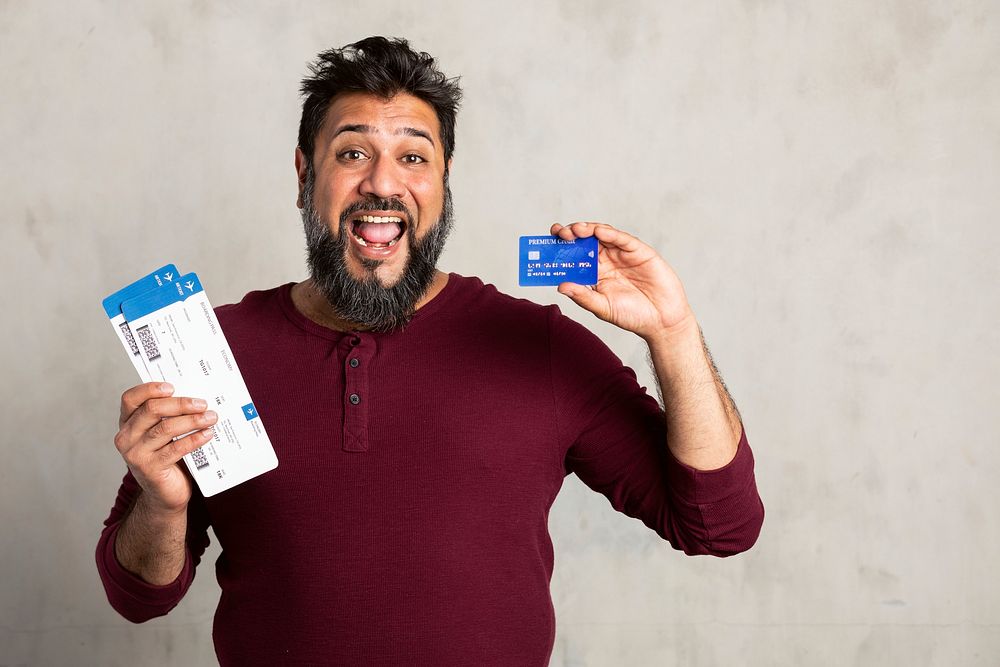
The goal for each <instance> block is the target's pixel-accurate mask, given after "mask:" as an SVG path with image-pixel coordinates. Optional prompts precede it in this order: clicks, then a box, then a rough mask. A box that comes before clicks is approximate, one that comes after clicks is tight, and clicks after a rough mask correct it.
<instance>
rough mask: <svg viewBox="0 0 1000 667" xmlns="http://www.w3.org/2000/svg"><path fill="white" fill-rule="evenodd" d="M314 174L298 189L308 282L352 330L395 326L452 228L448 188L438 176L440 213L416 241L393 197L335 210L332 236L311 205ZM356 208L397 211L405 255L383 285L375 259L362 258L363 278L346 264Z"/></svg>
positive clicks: (409, 309) (420, 291) (426, 281)
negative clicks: (441, 200) (441, 187)
mask: <svg viewBox="0 0 1000 667" xmlns="http://www.w3.org/2000/svg"><path fill="white" fill-rule="evenodd" d="M314 188H315V176H314V174H313V173H312V170H311V169H310V170H309V173H308V175H307V177H306V185H305V188H304V189H303V192H302V203H303V207H302V223H303V225H304V226H305V232H306V249H307V252H308V262H309V271H310V274H311V276H312V280H313V283H314V284H315V285H316V288H317V289H318V290H319V291H320V293H321V294H322V295H323V296H324V297H326V300H327V301H328V302H329V303H330V307H331V308H333V311H334V313H336V315H337V317H339V318H341V319H343V320H346V321H347V322H350V323H352V324H354V325H356V327H357V328H358V329H366V330H369V331H381V332H386V331H395V330H397V329H401V328H403V327H404V326H405V325H406V324H407V323H408V322H409V321H410V319H411V318H412V317H413V313H414V312H415V311H416V305H417V302H418V301H420V299H421V298H422V297H423V296H424V294H426V293H427V288H428V287H430V285H431V283H432V282H433V281H434V276H435V275H436V273H437V268H436V267H437V260H438V258H439V257H440V256H441V251H442V250H444V244H445V241H446V240H447V238H448V234H449V233H450V232H451V227H452V223H453V221H452V203H451V188H450V187H449V186H448V175H447V174H445V177H444V205H443V207H442V209H441V217H440V218H439V219H438V221H437V224H435V225H434V227H432V228H431V230H430V231H429V232H427V234H426V235H425V236H424V237H423V239H420V240H418V239H417V238H416V225H415V224H413V216H412V215H410V212H409V211H408V210H407V209H406V206H404V205H403V203H402V202H401V201H399V200H398V199H379V198H368V199H364V200H361V201H358V202H355V203H354V204H352V205H350V206H348V207H347V209H345V210H344V211H343V212H342V213H341V214H340V233H339V234H338V235H337V236H334V235H333V234H332V233H331V232H330V227H329V225H327V224H326V223H325V222H324V221H323V220H322V218H321V216H320V215H319V213H318V212H317V211H316V209H315V208H314V207H313V190H314ZM358 211H399V212H401V213H402V214H403V215H404V216H405V219H406V232H405V234H406V236H407V246H408V248H409V256H408V257H407V258H406V265H405V266H404V267H403V271H402V274H401V275H400V277H399V279H398V280H397V281H396V282H395V284H393V285H389V286H384V285H382V283H381V282H380V281H379V279H378V276H376V274H375V270H376V269H377V268H378V267H379V266H380V265H381V263H382V262H381V261H380V260H377V259H376V260H373V259H362V261H361V265H362V268H363V270H364V277H363V278H362V279H361V280H358V279H357V278H355V277H354V276H352V275H351V273H350V270H349V269H348V268H347V249H348V244H349V243H350V242H351V241H350V239H349V237H348V235H350V234H352V233H353V231H352V230H351V227H350V225H349V224H348V218H349V217H350V216H352V215H354V214H355V213H357V212H358Z"/></svg>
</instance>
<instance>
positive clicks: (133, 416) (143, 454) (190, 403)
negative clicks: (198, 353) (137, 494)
mask: <svg viewBox="0 0 1000 667" xmlns="http://www.w3.org/2000/svg"><path fill="white" fill-rule="evenodd" d="M173 392H174V388H173V387H172V386H170V385H169V384H167V383H165V382H147V383H146V384H140V385H137V386H135V387H132V388H131V389H128V390H127V391H126V392H125V393H124V394H122V402H121V417H120V419H119V420H118V433H117V434H116V435H115V447H116V448H117V449H118V451H119V452H120V453H121V455H122V458H124V459H125V463H126V464H127V465H128V468H129V470H130V471H132V476H133V477H135V479H136V481H137V482H138V483H139V486H140V487H142V491H143V494H144V495H145V496H146V498H145V499H144V500H145V503H146V506H147V508H148V509H150V510H152V511H154V512H155V511H159V512H163V513H165V514H176V513H180V512H183V511H185V510H186V509H187V504H188V501H189V500H190V499H191V479H190V478H189V477H188V476H187V474H186V473H185V471H184V470H183V469H182V468H181V466H179V465H177V463H178V462H179V461H180V460H181V457H183V456H184V455H185V454H187V453H189V452H192V451H194V450H196V449H198V448H199V447H201V446H202V445H204V444H205V443H207V442H208V441H209V440H211V439H212V437H213V431H212V429H211V426H212V425H213V424H215V422H216V420H217V419H218V416H217V415H216V414H215V413H214V412H212V411H210V410H207V408H208V404H207V403H206V402H205V401H204V400H202V399H198V398H175V397H174V396H173ZM192 431H193V433H192ZM185 433H189V435H186V436H184V437H183V438H180V439H178V440H174V438H176V437H177V436H180V435H183V434H185Z"/></svg>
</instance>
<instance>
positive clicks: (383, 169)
mask: <svg viewBox="0 0 1000 667" xmlns="http://www.w3.org/2000/svg"><path fill="white" fill-rule="evenodd" d="M360 190H361V194H363V195H370V196H372V197H378V198H380V199H402V198H403V190H404V188H403V179H402V178H400V174H399V165H398V164H396V161H395V160H393V159H392V158H391V157H389V156H386V155H377V156H376V157H375V159H373V160H372V161H371V166H370V167H369V168H368V173H367V174H365V177H364V179H363V180H362V181H361V185H360Z"/></svg>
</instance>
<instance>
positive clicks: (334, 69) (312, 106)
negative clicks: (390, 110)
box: [299, 37, 462, 168]
mask: <svg viewBox="0 0 1000 667" xmlns="http://www.w3.org/2000/svg"><path fill="white" fill-rule="evenodd" d="M309 70H310V71H311V72H312V76H309V77H306V78H305V79H302V86H301V88H300V89H299V91H300V92H301V93H302V96H303V97H305V101H304V102H303V103H302V120H300V121H299V148H300V149H302V153H303V154H304V155H305V157H306V160H307V164H308V165H310V166H311V165H312V159H313V149H314V143H313V142H314V140H315V138H316V134H317V133H318V132H319V130H320V128H321V127H322V126H323V120H324V119H325V118H326V112H327V110H328V109H329V108H330V103H331V102H332V101H333V98H334V97H336V96H337V95H339V94H341V93H348V92H362V93H370V94H372V95H376V96H378V97H380V98H381V99H384V100H389V99H392V98H393V97H394V96H395V95H396V94H397V93H409V94H410V95H413V96H414V97H417V98H419V99H421V100H423V101H425V102H427V103H428V104H430V105H431V107H433V108H434V112H435V113H436V114H437V117H438V123H439V124H440V125H441V145H442V146H443V147H444V162H445V167H446V168H447V165H448V159H449V158H451V155H452V153H453V152H454V150H455V116H456V114H457V112H458V106H459V103H460V102H461V100H462V88H461V87H460V86H459V84H458V77H455V78H451V79H449V78H448V77H446V76H445V75H444V74H443V73H442V72H441V71H440V70H438V68H437V66H436V65H435V62H434V58H432V57H431V56H430V55H428V54H426V53H424V52H422V51H421V52H420V53H418V52H416V51H414V50H413V49H411V48H410V44H409V43H408V42H407V41H406V40H405V39H402V38H399V37H396V38H393V39H387V38H385V37H367V38H365V39H362V40H361V41H359V42H354V43H353V44H348V45H347V46H345V47H343V48H340V49H330V50H328V51H323V52H322V53H320V54H319V55H318V56H317V57H316V60H315V62H313V63H310V64H309Z"/></svg>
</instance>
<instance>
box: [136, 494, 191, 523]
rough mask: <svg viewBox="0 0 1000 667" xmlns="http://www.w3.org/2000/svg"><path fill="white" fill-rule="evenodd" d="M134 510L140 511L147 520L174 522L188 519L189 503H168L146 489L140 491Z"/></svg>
mask: <svg viewBox="0 0 1000 667" xmlns="http://www.w3.org/2000/svg"><path fill="white" fill-rule="evenodd" d="M132 511H133V512H138V513H140V514H141V515H142V518H143V520H144V521H146V522H162V523H173V522H175V521H178V520H180V519H187V503H184V504H182V505H167V504H164V503H163V502H162V501H160V500H157V499H156V497H155V496H153V494H151V493H149V492H148V491H146V490H143V491H141V492H140V493H139V497H138V498H137V499H136V501H135V507H134V508H133V509H132Z"/></svg>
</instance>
